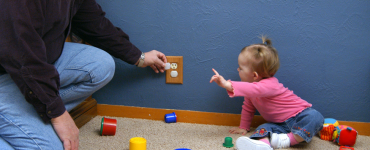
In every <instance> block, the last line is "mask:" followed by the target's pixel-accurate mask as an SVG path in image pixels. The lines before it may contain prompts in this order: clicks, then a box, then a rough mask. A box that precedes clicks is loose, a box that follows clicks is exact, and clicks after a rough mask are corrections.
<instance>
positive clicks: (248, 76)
mask: <svg viewBox="0 0 370 150" xmlns="http://www.w3.org/2000/svg"><path fill="white" fill-rule="evenodd" d="M247 54H248V53H247V52H243V53H240V54H239V57H238V64H239V68H238V72H239V77H240V79H241V81H244V82H250V83H252V82H255V78H254V77H255V72H254V71H253V67H252V64H251V62H250V60H248V59H247V58H249V57H248V56H246V55H247Z"/></svg>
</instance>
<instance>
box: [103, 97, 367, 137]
mask: <svg viewBox="0 0 370 150" xmlns="http://www.w3.org/2000/svg"><path fill="white" fill-rule="evenodd" d="M97 107H98V115H100V116H112V117H126V118H140V119H150V120H164V116H165V114H168V113H172V112H175V113H176V116H177V122H185V123H198V124H212V125H224V126H239V123H240V114H228V113H213V112H200V111H189V110H174V109H157V108H145V107H132V106H118V105H106V104H98V106H97ZM338 122H339V124H342V125H348V126H351V127H353V128H354V129H356V130H357V131H358V134H359V135H366V136H370V130H369V129H370V123H365V122H350V121H338ZM263 123H266V121H265V120H264V119H263V118H262V116H258V115H256V116H254V118H253V120H252V124H251V127H254V128H255V127H258V126H259V125H261V124H263Z"/></svg>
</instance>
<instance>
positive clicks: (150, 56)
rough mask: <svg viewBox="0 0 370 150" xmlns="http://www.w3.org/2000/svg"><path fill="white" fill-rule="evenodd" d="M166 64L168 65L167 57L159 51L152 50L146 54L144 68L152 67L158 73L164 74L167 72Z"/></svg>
mask: <svg viewBox="0 0 370 150" xmlns="http://www.w3.org/2000/svg"><path fill="white" fill-rule="evenodd" d="M166 63H167V58H166V55H164V54H163V53H161V52H159V51H156V50H152V51H150V52H146V53H145V59H144V64H143V66H142V67H143V68H144V67H146V66H150V67H151V68H152V69H153V70H154V71H155V72H156V73H159V71H161V72H162V73H163V72H164V70H165V69H164V67H165V66H166ZM158 70H159V71H158Z"/></svg>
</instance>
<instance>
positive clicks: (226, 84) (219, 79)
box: [209, 68, 233, 92]
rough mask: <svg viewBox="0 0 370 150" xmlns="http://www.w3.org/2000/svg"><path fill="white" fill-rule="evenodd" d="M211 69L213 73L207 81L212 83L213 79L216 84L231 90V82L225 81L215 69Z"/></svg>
mask: <svg viewBox="0 0 370 150" xmlns="http://www.w3.org/2000/svg"><path fill="white" fill-rule="evenodd" d="M212 70H213V72H214V73H215V75H213V76H212V78H211V81H209V83H212V82H213V81H215V82H216V83H217V84H218V86H220V87H222V88H225V89H226V90H228V91H230V92H232V91H233V87H232V86H231V82H230V81H226V80H225V79H224V77H222V76H221V75H219V74H218V72H217V71H216V70H215V69H213V68H212Z"/></svg>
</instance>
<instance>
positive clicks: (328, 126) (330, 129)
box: [319, 118, 339, 141]
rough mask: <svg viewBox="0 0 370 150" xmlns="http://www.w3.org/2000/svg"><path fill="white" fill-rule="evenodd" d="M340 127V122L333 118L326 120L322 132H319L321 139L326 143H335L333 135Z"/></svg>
mask: <svg viewBox="0 0 370 150" xmlns="http://www.w3.org/2000/svg"><path fill="white" fill-rule="evenodd" d="M338 125H339V123H338V121H337V120H335V119H333V118H325V120H324V125H323V128H322V130H321V131H320V132H319V134H320V138H321V139H323V140H326V141H333V140H334V139H335V138H334V137H333V133H334V130H335V128H336V127H337V126H338Z"/></svg>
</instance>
